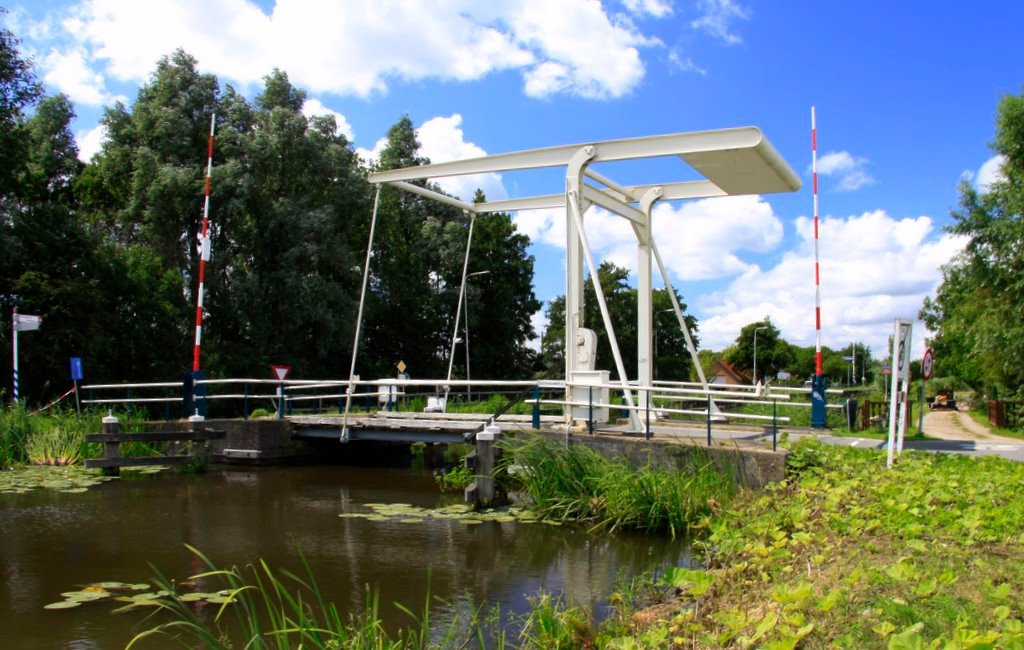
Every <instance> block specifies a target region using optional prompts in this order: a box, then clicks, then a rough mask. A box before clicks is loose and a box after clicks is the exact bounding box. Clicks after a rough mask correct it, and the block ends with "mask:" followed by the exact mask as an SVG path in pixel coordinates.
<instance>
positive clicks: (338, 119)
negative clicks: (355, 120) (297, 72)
mask: <svg viewBox="0 0 1024 650" xmlns="http://www.w3.org/2000/svg"><path fill="white" fill-rule="evenodd" d="M302 114H303V115H305V116H306V117H313V116H314V115H333V116H334V122H335V123H336V124H337V126H338V133H341V134H342V135H344V136H345V137H346V138H348V140H349V141H350V142H351V141H352V140H354V139H355V137H356V136H355V132H354V131H353V130H352V125H351V124H349V123H348V119H346V117H345V116H344V115H342V114H341V113H339V112H338V111H335V110H332V109H330V108H327V107H326V106H324V104H323V102H321V101H320V100H319V99H307V100H306V102H305V103H304V104H303V105H302Z"/></svg>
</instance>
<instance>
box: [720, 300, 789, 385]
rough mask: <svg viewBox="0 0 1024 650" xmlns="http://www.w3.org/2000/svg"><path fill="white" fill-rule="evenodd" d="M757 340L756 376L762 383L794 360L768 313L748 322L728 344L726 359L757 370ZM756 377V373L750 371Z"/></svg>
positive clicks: (737, 365) (736, 364)
mask: <svg viewBox="0 0 1024 650" xmlns="http://www.w3.org/2000/svg"><path fill="white" fill-rule="evenodd" d="M755 332H756V341H757V348H756V354H757V377H756V378H755V379H757V380H758V381H761V382H762V383H765V382H766V381H767V380H770V379H772V378H773V377H775V376H776V375H777V374H778V373H779V371H780V370H783V369H785V368H786V367H787V366H788V365H789V364H790V362H791V361H792V356H791V355H792V352H791V350H790V347H789V345H788V344H787V343H786V342H785V341H784V340H782V338H781V336H780V332H779V328H778V327H776V326H775V325H774V323H772V321H771V319H770V318H769V317H767V316H765V318H764V320H761V321H758V322H756V323H750V324H749V325H745V326H744V327H743V328H742V329H741V330H740V334H739V336H738V337H736V342H735V343H734V344H733V345H732V346H730V347H729V350H728V352H727V353H726V355H725V359H726V361H728V362H729V363H731V364H733V365H735V366H736V367H737V368H740V369H742V370H746V371H750V372H751V373H753V370H754V354H755V348H754V341H755ZM751 377H752V378H753V374H751Z"/></svg>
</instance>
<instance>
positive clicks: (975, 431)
mask: <svg viewBox="0 0 1024 650" xmlns="http://www.w3.org/2000/svg"><path fill="white" fill-rule="evenodd" d="M924 434H925V435H926V436H928V437H929V438H938V439H940V440H978V441H984V442H1003V443H1010V444H1020V443H1021V441H1020V440H1017V439H1014V438H1004V437H1003V436H997V435H996V434H994V433H992V430H991V429H989V428H988V427H987V426H985V425H983V424H978V423H977V422H976V421H975V420H974V418H972V417H971V416H969V415H967V414H965V413H960V412H959V411H927V412H926V413H925V414H924Z"/></svg>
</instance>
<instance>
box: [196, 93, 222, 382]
mask: <svg viewBox="0 0 1024 650" xmlns="http://www.w3.org/2000/svg"><path fill="white" fill-rule="evenodd" d="M216 119H217V114H216V113H214V114H212V115H210V144H209V147H208V150H207V155H206V187H205V189H204V192H205V195H206V198H205V200H204V201H203V232H202V238H201V240H200V241H201V248H200V255H199V289H198V290H197V291H196V295H197V302H196V343H195V349H194V351H193V353H192V372H198V371H199V354H200V348H201V343H202V339H203V289H204V284H205V281H206V263H207V262H208V261H209V260H210V175H211V174H212V173H213V131H214V127H215V125H216Z"/></svg>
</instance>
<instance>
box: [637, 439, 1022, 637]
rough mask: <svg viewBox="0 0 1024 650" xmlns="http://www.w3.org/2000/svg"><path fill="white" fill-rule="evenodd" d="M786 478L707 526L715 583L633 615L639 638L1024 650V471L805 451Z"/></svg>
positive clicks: (710, 576) (945, 458) (700, 583)
mask: <svg viewBox="0 0 1024 650" xmlns="http://www.w3.org/2000/svg"><path fill="white" fill-rule="evenodd" d="M790 468H791V471H792V473H791V476H790V478H789V479H788V480H787V481H785V482H783V483H780V484H777V485H774V486H771V487H770V488H769V489H768V490H766V491H764V492H747V493H744V494H742V495H741V496H740V497H739V498H737V500H736V501H734V502H733V503H732V504H731V505H730V506H729V507H728V508H727V509H725V510H724V511H723V512H722V513H720V514H719V515H718V516H716V517H714V518H709V519H708V520H707V521H706V522H705V525H706V530H705V534H704V535H703V536H702V539H701V541H699V542H698V543H697V548H698V549H700V550H701V551H702V552H703V554H704V560H705V562H706V567H707V570H706V572H700V573H702V574H706V575H702V576H701V577H700V578H699V579H692V580H687V579H685V578H683V579H681V580H678V581H677V582H678V583H680V584H676V585H675V586H676V587H678V588H679V590H680V592H681V598H680V599H679V600H678V601H676V602H675V604H674V605H670V606H668V607H666V606H665V605H664V604H663V605H662V606H661V608H660V609H657V608H656V609H654V610H652V611H654V614H653V615H647V616H643V615H640V614H638V615H636V616H634V618H633V627H632V632H633V638H634V639H639V638H641V636H642V635H648V636H649V637H650V638H661V639H665V640H666V643H665V646H664V647H668V646H672V647H680V648H681V647H687V648H689V647H699V648H703V647H707V648H715V647H765V648H793V647H796V646H797V645H799V647H807V648H816V647H845V648H887V647H888V648H972V647H977V648H983V647H984V648H994V647H998V648H1024V622H1022V621H1024V606H1022V602H1024V465H1022V464H1019V463H1012V462H1009V461H1005V460H1002V459H998V458H970V457H963V456H955V455H935V454H924V453H913V452H908V453H904V454H903V456H902V457H901V458H900V459H899V462H898V463H897V464H896V466H895V467H894V468H893V469H891V470H886V469H885V464H884V457H883V454H882V453H880V452H878V451H875V450H858V449H851V448H840V447H829V446H825V445H822V444H821V443H818V442H816V441H804V442H801V443H799V444H798V445H796V446H795V447H794V449H793V451H792V455H791V456H790ZM651 635H655V636H654V637H651ZM643 645H644V644H641V645H640V646H634V647H643Z"/></svg>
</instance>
